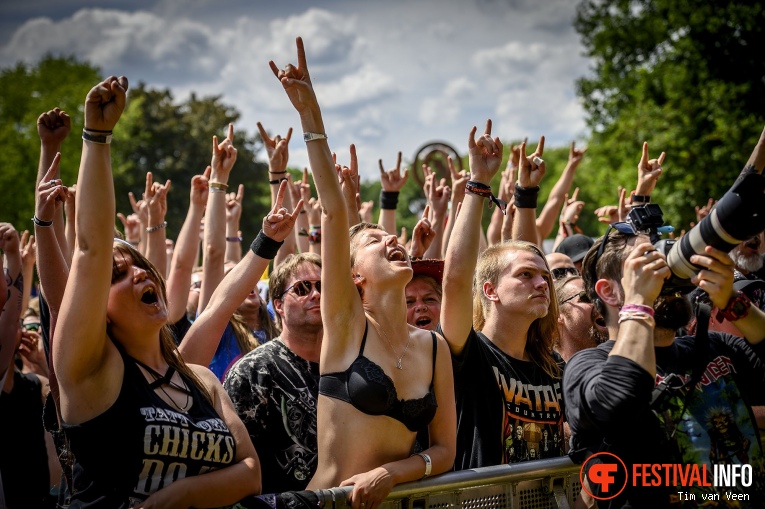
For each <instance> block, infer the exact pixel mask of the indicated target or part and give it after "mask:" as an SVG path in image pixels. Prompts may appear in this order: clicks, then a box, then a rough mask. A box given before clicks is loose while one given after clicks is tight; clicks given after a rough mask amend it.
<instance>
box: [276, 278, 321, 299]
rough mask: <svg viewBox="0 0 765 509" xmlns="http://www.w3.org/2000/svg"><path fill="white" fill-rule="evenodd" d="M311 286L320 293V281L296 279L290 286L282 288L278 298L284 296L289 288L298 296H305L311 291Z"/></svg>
mask: <svg viewBox="0 0 765 509" xmlns="http://www.w3.org/2000/svg"><path fill="white" fill-rule="evenodd" d="M313 288H316V291H317V292H319V293H321V281H296V282H295V283H294V284H293V285H292V286H290V287H289V288H287V289H286V290H284V291H283V292H282V294H281V295H280V296H279V298H280V299H281V298H282V297H284V295H285V294H286V293H287V292H289V291H290V290H292V291H293V293H294V294H295V295H297V296H298V297H305V296H306V295H308V294H309V293H311V290H312V289H313Z"/></svg>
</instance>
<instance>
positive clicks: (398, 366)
mask: <svg viewBox="0 0 765 509" xmlns="http://www.w3.org/2000/svg"><path fill="white" fill-rule="evenodd" d="M396 367H397V368H398V369H402V370H403V369H404V367H403V366H401V359H399V360H398V362H397V363H396Z"/></svg>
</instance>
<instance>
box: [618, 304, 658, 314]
mask: <svg viewBox="0 0 765 509" xmlns="http://www.w3.org/2000/svg"><path fill="white" fill-rule="evenodd" d="M619 311H620V312H621V311H623V312H625V313H629V312H636V313H646V314H648V315H651V316H654V312H653V308H652V307H651V306H643V305H642V304H625V305H623V306H622V308H621V309H620V310H619Z"/></svg>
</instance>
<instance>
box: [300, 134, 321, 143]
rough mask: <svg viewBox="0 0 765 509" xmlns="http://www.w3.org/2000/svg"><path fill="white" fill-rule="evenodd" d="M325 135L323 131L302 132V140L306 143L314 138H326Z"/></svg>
mask: <svg viewBox="0 0 765 509" xmlns="http://www.w3.org/2000/svg"><path fill="white" fill-rule="evenodd" d="M326 139H327V135H326V134H324V133H303V141H305V142H306V143H307V142H309V141H314V140H326Z"/></svg>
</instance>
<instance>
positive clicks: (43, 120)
mask: <svg viewBox="0 0 765 509" xmlns="http://www.w3.org/2000/svg"><path fill="white" fill-rule="evenodd" d="M71 129H72V120H71V118H69V115H68V114H67V113H66V112H65V111H63V110H61V109H60V108H54V109H52V110H50V111H48V112H45V113H42V114H41V115H40V116H39V117H37V134H38V135H39V136H40V162H39V164H38V165H37V181H36V182H37V185H40V182H41V181H42V180H43V179H44V176H45V175H46V174H47V173H49V170H50V168H51V166H52V165H53V159H54V158H55V157H56V154H57V153H59V152H61V144H62V143H63V142H64V140H66V137H67V136H69V132H70V131H71ZM60 178H61V175H60V173H59V167H58V165H57V166H56V170H55V173H54V174H53V175H51V176H50V177H49V178H48V180H52V179H60ZM37 199H38V196H37V195H36V196H35V203H36V202H37ZM52 226H53V229H54V231H55V233H56V238H57V239H58V243H59V245H61V249H62V251H63V252H64V253H67V252H68V251H71V250H72V249H73V247H72V246H71V245H69V246H67V244H66V242H67V239H66V232H65V226H64V216H63V214H62V210H59V209H57V210H56V211H55V215H54V218H53V225H52ZM70 258H71V256H68V257H67V260H69V259H70Z"/></svg>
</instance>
